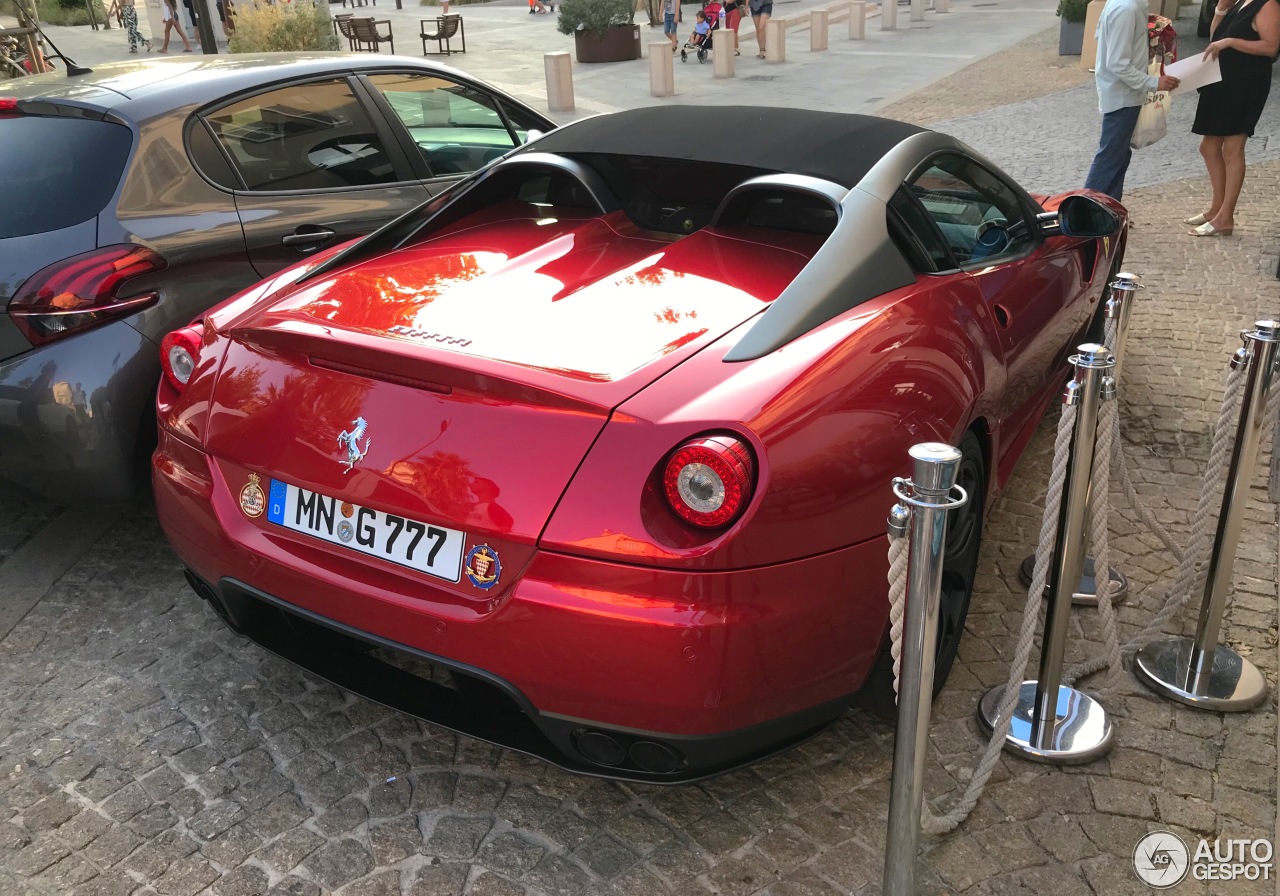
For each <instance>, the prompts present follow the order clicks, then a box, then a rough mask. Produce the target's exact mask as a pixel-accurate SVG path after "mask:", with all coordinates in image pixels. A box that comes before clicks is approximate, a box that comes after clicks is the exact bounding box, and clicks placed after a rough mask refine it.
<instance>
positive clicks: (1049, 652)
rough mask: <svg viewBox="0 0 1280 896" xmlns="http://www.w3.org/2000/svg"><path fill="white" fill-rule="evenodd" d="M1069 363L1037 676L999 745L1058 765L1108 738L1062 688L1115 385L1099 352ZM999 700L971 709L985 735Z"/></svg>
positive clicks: (1095, 751)
mask: <svg viewBox="0 0 1280 896" xmlns="http://www.w3.org/2000/svg"><path fill="white" fill-rule="evenodd" d="M1071 362H1072V363H1073V364H1074V365H1075V368H1076V370H1075V376H1074V378H1073V379H1072V381H1071V382H1070V383H1068V384H1067V388H1066V391H1065V393H1064V395H1063V401H1064V402H1065V403H1066V404H1070V405H1075V406H1076V407H1077V418H1076V423H1075V427H1076V428H1075V432H1074V433H1073V436H1072V442H1071V459H1070V463H1069V465H1068V471H1067V479H1066V483H1065V484H1064V486H1063V494H1062V510H1061V512H1060V514H1059V517H1058V535H1057V539H1056V543H1055V549H1054V559H1053V567H1052V571H1051V575H1050V578H1049V587H1048V592H1049V608H1048V611H1047V613H1046V614H1045V630H1044V641H1043V644H1042V646H1041V649H1040V672H1039V677H1038V678H1037V679H1036V680H1035V681H1024V682H1023V683H1022V687H1021V688H1020V689H1019V692H1018V702H1017V704H1016V705H1015V706H1014V710H1013V718H1012V721H1011V724H1010V729H1009V735H1008V737H1007V738H1006V739H1005V749H1007V750H1009V751H1010V752H1012V753H1016V754H1018V755H1021V756H1023V757H1024V758H1027V759H1034V760H1037V761H1040V762H1051V763H1056V764H1060V765H1074V764H1078V763H1082V762H1089V761H1091V760H1093V759H1096V758H1098V757H1099V756H1102V755H1103V754H1105V753H1106V752H1107V750H1109V749H1110V748H1111V733H1112V732H1111V720H1110V719H1108V718H1107V714H1106V711H1105V710H1104V709H1103V708H1102V706H1101V705H1100V704H1099V703H1098V702H1097V701H1096V700H1094V699H1093V698H1091V697H1088V696H1086V695H1085V694H1083V693H1081V692H1080V691H1077V690H1075V689H1074V688H1070V687H1065V686H1063V684H1062V660H1063V655H1064V653H1065V651H1066V644H1067V628H1068V626H1069V625H1070V622H1071V594H1072V590H1071V589H1072V588H1073V587H1074V586H1075V584H1076V583H1077V582H1079V581H1080V574H1081V572H1082V570H1083V567H1084V536H1085V528H1086V517H1085V510H1086V507H1085V503H1086V495H1087V493H1088V486H1089V479H1090V476H1091V475H1092V473H1093V460H1094V457H1093V447H1094V438H1095V436H1096V435H1097V430H1098V409H1099V406H1100V405H1101V403H1102V402H1103V401H1104V400H1109V399H1114V397H1115V383H1114V380H1112V379H1111V376H1110V374H1111V371H1112V370H1113V369H1114V367H1115V358H1114V357H1112V355H1111V352H1109V351H1108V350H1107V349H1106V347H1105V346H1101V345H1095V344H1092V343H1090V344H1086V345H1082V346H1080V348H1079V354H1077V355H1073V356H1072V358H1071ZM1003 694H1004V686H1003V685H1002V686H1000V687H996V688H992V689H991V690H990V691H988V692H987V693H986V694H985V695H983V697H982V701H981V703H980V704H979V706H978V713H979V716H980V718H981V719H982V722H983V723H984V724H985V725H986V726H987V728H988V730H994V729H995V727H996V724H997V723H998V722H999V718H998V716H997V713H996V710H997V708H998V707H999V705H1000V699H1001V697H1002V696H1003Z"/></svg>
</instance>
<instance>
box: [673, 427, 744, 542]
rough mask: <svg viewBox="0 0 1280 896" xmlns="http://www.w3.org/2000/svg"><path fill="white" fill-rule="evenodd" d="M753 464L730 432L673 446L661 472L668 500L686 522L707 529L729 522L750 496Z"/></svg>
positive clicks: (739, 442) (740, 442)
mask: <svg viewBox="0 0 1280 896" xmlns="http://www.w3.org/2000/svg"><path fill="white" fill-rule="evenodd" d="M754 472H755V464H754V463H753V462H752V460H751V451H750V449H748V448H747V446H746V444H744V443H743V442H742V441H740V440H739V439H735V438H733V437H732V436H709V437H706V438H701V439H694V440H693V441H690V442H686V443H685V444H683V445H681V446H680V447H679V448H677V449H676V450H675V453H674V454H672V455H671V459H670V460H668V461H667V467H666V469H665V470H664V471H663V474H662V484H663V490H664V491H665V492H666V496H667V503H668V504H670V505H671V509H672V510H674V511H675V512H676V513H677V514H679V516H680V518H681V519H683V520H685V521H686V522H689V523H693V525H695V526H701V527H703V528H706V529H717V528H719V527H721V526H727V525H728V524H729V523H731V522H732V521H733V520H734V519H735V518H736V517H737V516H738V514H739V513H740V512H741V511H742V508H743V507H746V506H747V502H748V501H749V500H750V499H751V488H752V479H753V474H754Z"/></svg>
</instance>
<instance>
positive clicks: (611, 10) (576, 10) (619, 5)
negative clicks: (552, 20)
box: [556, 0, 636, 34]
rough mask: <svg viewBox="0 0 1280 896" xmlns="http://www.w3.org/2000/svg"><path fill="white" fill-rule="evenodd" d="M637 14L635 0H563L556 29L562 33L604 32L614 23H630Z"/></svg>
mask: <svg viewBox="0 0 1280 896" xmlns="http://www.w3.org/2000/svg"><path fill="white" fill-rule="evenodd" d="M635 15H636V3H635V0H563V2H561V3H560V9H559V10H558V11H557V16H558V18H557V19H556V29H557V30H558V31H559V32H560V33H561V34H573V33H574V32H575V31H592V32H595V33H596V34H604V32H606V31H608V30H609V29H610V28H612V27H613V26H614V25H630V24H631V23H632V22H633V21H635Z"/></svg>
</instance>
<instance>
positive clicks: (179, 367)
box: [160, 324, 204, 392]
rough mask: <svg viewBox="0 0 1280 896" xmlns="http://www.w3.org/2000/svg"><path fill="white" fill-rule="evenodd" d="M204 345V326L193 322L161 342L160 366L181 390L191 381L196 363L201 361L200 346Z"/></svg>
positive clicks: (170, 381) (171, 383)
mask: <svg viewBox="0 0 1280 896" xmlns="http://www.w3.org/2000/svg"><path fill="white" fill-rule="evenodd" d="M203 345H204V327H203V326H202V325H201V324H192V325H191V326H189V327H183V328H182V329H181V330H174V331H173V332H172V333H170V334H169V335H167V336H165V337H164V339H163V340H161V342H160V366H161V367H162V368H163V369H164V376H165V379H167V380H168V381H169V383H170V385H172V386H173V388H175V389H177V390H178V391H179V392H181V391H182V390H183V389H185V388H187V383H188V382H190V381H191V374H192V373H193V372H195V369H196V364H198V363H200V348H201V346H203Z"/></svg>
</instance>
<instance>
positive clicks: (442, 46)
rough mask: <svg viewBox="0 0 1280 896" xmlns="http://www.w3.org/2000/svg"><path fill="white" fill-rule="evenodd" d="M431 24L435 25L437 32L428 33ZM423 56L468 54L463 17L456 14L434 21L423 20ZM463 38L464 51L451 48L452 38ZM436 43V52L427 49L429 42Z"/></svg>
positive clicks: (440, 17)
mask: <svg viewBox="0 0 1280 896" xmlns="http://www.w3.org/2000/svg"><path fill="white" fill-rule="evenodd" d="M431 23H434V24H435V29H436V30H435V31H428V30H427V26H428V25H429V24H431ZM421 37H422V55H423V56H448V55H449V54H451V53H465V52H467V28H466V26H465V25H464V24H462V16H460V15H457V14H454V15H449V16H439V17H437V18H434V19H423V20H422V35H421ZM454 37H460V38H462V49H461V50H455V49H453V47H452V46H450V44H449V41H450V39H451V38H454ZM429 40H433V41H435V42H436V49H435V50H428V49H427V41H429Z"/></svg>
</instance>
